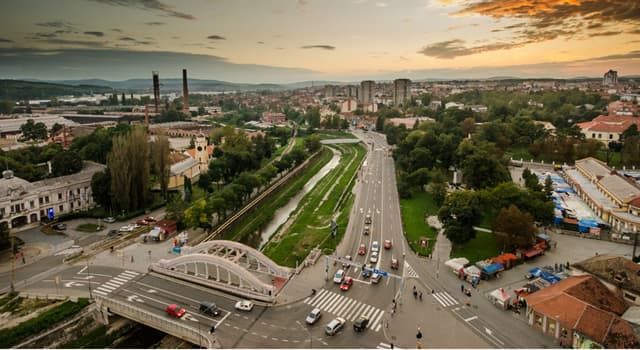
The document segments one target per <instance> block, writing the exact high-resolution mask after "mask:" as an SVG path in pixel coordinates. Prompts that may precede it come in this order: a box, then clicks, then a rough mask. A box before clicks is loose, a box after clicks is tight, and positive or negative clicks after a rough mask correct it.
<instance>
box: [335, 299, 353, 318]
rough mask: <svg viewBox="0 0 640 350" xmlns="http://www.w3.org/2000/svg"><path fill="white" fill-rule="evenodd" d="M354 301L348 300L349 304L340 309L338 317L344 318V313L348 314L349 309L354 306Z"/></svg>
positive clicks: (337, 313)
mask: <svg viewBox="0 0 640 350" xmlns="http://www.w3.org/2000/svg"><path fill="white" fill-rule="evenodd" d="M353 302H354V299H349V300H347V302H346V303H345V304H344V305H343V306H342V308H340V311H338V312H336V315H338V316H343V315H342V314H343V313H346V312H347V310H349V308H350V307H351V304H353Z"/></svg>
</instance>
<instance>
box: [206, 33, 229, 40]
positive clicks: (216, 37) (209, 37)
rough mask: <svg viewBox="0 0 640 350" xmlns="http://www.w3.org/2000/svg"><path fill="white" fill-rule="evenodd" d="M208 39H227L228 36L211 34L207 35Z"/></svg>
mask: <svg viewBox="0 0 640 350" xmlns="http://www.w3.org/2000/svg"><path fill="white" fill-rule="evenodd" d="M207 39H209V40H227V38H225V37H223V36H220V35H215V34H214V35H209V36H208V37H207Z"/></svg>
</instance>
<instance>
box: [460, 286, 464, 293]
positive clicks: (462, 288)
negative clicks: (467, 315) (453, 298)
mask: <svg viewBox="0 0 640 350" xmlns="http://www.w3.org/2000/svg"><path fill="white" fill-rule="evenodd" d="M460 292H461V293H464V284H461V285H460Z"/></svg>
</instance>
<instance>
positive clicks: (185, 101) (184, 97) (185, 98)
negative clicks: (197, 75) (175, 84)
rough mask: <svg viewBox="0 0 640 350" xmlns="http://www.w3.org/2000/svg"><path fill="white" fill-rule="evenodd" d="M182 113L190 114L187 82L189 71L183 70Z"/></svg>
mask: <svg viewBox="0 0 640 350" xmlns="http://www.w3.org/2000/svg"><path fill="white" fill-rule="evenodd" d="M182 104H183V107H182V111H183V112H184V113H185V114H187V115H188V114H189V83H188V82H187V70H186V69H183V70H182Z"/></svg>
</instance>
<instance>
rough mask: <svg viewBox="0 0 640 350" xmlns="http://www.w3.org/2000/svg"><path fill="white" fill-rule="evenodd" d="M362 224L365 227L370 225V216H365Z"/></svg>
mask: <svg viewBox="0 0 640 350" xmlns="http://www.w3.org/2000/svg"><path fill="white" fill-rule="evenodd" d="M364 223H365V224H367V225H371V214H367V216H365V218H364Z"/></svg>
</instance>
